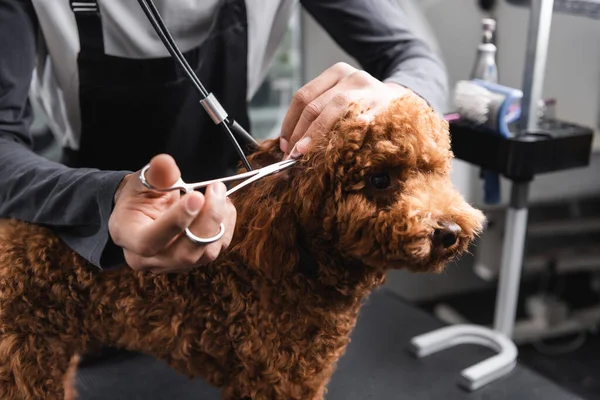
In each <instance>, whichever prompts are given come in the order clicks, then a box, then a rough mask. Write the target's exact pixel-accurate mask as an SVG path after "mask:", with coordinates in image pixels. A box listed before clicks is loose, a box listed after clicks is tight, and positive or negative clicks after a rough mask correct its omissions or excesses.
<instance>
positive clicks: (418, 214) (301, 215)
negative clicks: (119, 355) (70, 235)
mask: <svg viewBox="0 0 600 400" xmlns="http://www.w3.org/2000/svg"><path fill="white" fill-rule="evenodd" d="M312 143H313V144H312V148H311V150H310V152H309V153H308V154H307V155H306V156H305V157H303V159H302V160H301V161H300V162H299V163H298V164H297V165H296V166H294V167H293V168H292V169H291V170H287V171H284V172H282V173H279V174H276V175H273V176H270V177H268V178H265V179H263V180H261V181H259V182H256V183H255V184H253V185H251V186H249V187H247V188H245V189H244V190H243V191H240V192H239V194H237V195H236V196H234V197H233V198H232V201H233V202H234V203H235V205H236V207H237V210H238V222H237V227H236V232H235V235H234V238H233V241H232V244H231V246H230V248H229V249H228V251H227V252H226V253H225V254H223V255H221V256H220V257H219V258H218V259H217V260H216V261H215V262H214V263H213V264H211V265H208V266H205V267H201V268H198V269H196V270H194V271H192V272H189V273H181V274H168V275H154V274H152V273H147V272H136V271H134V270H132V269H131V268H123V269H119V270H116V271H107V272H103V271H100V270H98V269H97V268H95V267H93V266H91V265H89V264H88V263H86V262H85V261H84V260H83V259H82V258H80V257H79V256H77V255H76V254H75V253H73V252H72V251H71V250H70V249H69V248H68V247H67V246H66V245H65V244H64V243H62V242H61V241H60V240H59V239H58V238H57V237H56V236H54V235H53V234H52V233H51V232H50V230H48V229H46V228H44V227H41V226H33V225H30V224H25V223H22V222H18V221H10V222H5V223H4V224H3V225H2V228H1V229H0V246H1V247H0V398H2V399H6V400H12V399H40V398H44V399H59V398H62V397H63V396H64V394H65V393H64V390H63V387H62V384H63V376H64V374H65V373H66V371H67V370H68V369H69V362H70V361H71V359H72V357H73V356H75V355H77V354H81V353H85V352H87V351H90V350H91V349H95V348H98V347H101V346H115V347H120V348H123V349H127V350H132V351H140V352H144V353H146V354H150V355H152V356H154V357H157V358H159V359H162V360H165V361H166V362H168V363H169V364H170V365H171V366H172V367H173V368H175V369H176V370H178V371H180V372H181V373H183V374H186V375H189V376H190V377H202V378H204V379H206V380H207V381H208V382H210V383H211V384H213V385H216V386H218V387H221V388H222V389H223V391H222V393H223V398H224V399H242V398H253V399H286V400H289V399H302V400H306V399H315V400H316V399H322V398H323V396H324V395H325V393H326V385H327V382H328V381H329V378H330V377H331V375H332V373H333V371H334V366H335V363H336V361H337V360H338V359H339V358H340V356H342V354H343V352H344V350H345V348H346V345H347V344H348V342H349V339H348V337H349V335H350V333H351V331H352V329H353V327H354V325H355V323H356V319H357V315H358V312H359V309H360V306H361V304H362V303H363V301H364V299H365V298H366V296H368V294H369V293H370V292H371V291H372V290H373V289H375V288H377V287H378V286H379V285H381V284H382V283H383V282H384V274H385V271H386V270H387V269H389V268H408V269H410V270H413V271H430V272H438V271H441V270H442V268H443V266H444V265H446V264H447V263H448V262H449V260H451V259H452V258H454V257H456V256H457V255H459V254H460V253H461V252H463V251H464V250H466V248H467V246H468V244H469V242H470V241H471V240H472V239H473V237H474V236H475V235H476V234H477V233H478V232H479V230H480V229H481V224H482V222H483V215H482V214H481V213H480V212H479V211H477V210H475V209H473V208H472V207H471V206H470V205H468V204H467V203H466V202H465V201H464V199H463V198H462V197H461V195H460V194H459V193H458V192H457V191H456V190H455V189H454V188H453V186H452V184H451V181H450V165H451V160H452V153H451V151H450V142H449V134H448V125H447V123H446V122H445V121H443V120H441V119H440V118H439V117H438V116H436V115H435V114H434V113H433V112H432V111H431V110H430V108H429V107H428V106H427V105H426V104H425V102H423V100H421V99H420V98H418V97H417V96H415V95H408V96H405V97H403V98H401V99H398V100H397V101H396V102H395V103H394V104H392V105H391V106H390V108H389V109H388V110H387V111H386V112H384V113H382V114H381V115H379V116H378V117H376V118H375V120H374V121H372V122H370V123H365V122H361V121H359V120H357V119H356V118H355V113H354V112H353V111H350V112H349V113H348V115H347V116H346V117H345V118H344V119H342V120H341V121H340V122H339V123H338V124H337V125H336V126H335V127H334V129H333V130H332V132H330V133H329V134H328V135H324V136H322V137H316V138H313V142H312ZM281 157H282V154H281V152H280V151H279V148H278V143H277V141H267V142H266V143H264V144H263V145H262V148H261V149H260V150H259V151H258V152H256V153H255V154H254V155H253V156H252V157H251V162H252V163H253V164H254V165H266V164H269V163H272V162H274V161H277V160H280V159H281ZM382 176H383V177H384V178H382ZM385 176H387V177H389V182H390V185H389V187H388V188H384V189H381V188H380V189H378V187H381V186H382V185H381V182H382V179H383V182H384V183H385V182H386V178H385ZM451 222H454V223H456V224H458V225H459V226H460V228H461V232H460V234H459V236H458V240H457V241H456V243H455V244H453V245H451V246H450V247H448V248H443V249H441V250H440V249H439V248H434V246H433V245H432V239H431V237H432V236H431V235H432V234H433V232H434V230H435V229H436V228H439V227H440V226H441V225H442V224H444V223H451ZM301 248H302V249H305V250H306V252H307V253H308V254H309V255H310V259H311V260H307V259H306V258H305V257H304V258H302V257H301V255H300V254H301V252H300V249H301ZM74 366H75V364H74V363H73V364H71V368H72V369H73V368H74Z"/></svg>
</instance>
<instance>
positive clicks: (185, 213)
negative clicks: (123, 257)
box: [122, 191, 206, 257]
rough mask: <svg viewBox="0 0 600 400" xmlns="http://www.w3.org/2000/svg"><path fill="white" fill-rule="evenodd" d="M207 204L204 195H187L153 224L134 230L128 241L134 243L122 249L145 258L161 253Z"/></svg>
mask: <svg viewBox="0 0 600 400" xmlns="http://www.w3.org/2000/svg"><path fill="white" fill-rule="evenodd" d="M205 203H206V200H205V198H204V196H203V195H202V193H199V192H195V191H194V192H190V193H188V194H186V195H185V196H183V197H182V198H181V199H179V200H178V201H177V202H176V203H174V204H173V205H172V206H171V207H169V208H168V209H167V211H165V212H164V213H162V214H160V215H159V217H158V218H157V219H155V220H154V221H152V222H151V223H149V224H146V225H143V226H141V227H139V228H138V229H132V232H131V233H132V234H131V235H130V238H128V239H126V240H127V241H130V242H133V243H132V244H129V245H128V243H125V244H124V245H123V246H122V247H125V248H127V249H128V250H131V251H133V252H135V253H138V254H139V255H141V256H145V257H150V256H153V255H155V254H157V253H159V252H160V251H161V250H163V249H164V248H166V247H167V246H168V245H169V243H171V242H172V241H173V239H174V238H175V237H176V236H177V235H179V234H180V233H181V232H183V231H184V230H185V229H186V228H188V227H189V226H190V225H191V224H192V222H193V221H194V219H195V218H196V217H197V215H198V213H199V212H200V210H201V209H202V208H203V206H204V204H205Z"/></svg>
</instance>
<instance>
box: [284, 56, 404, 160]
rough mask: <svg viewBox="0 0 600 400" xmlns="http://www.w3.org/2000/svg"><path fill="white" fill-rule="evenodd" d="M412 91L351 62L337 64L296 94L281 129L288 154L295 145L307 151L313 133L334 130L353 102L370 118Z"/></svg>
mask: <svg viewBox="0 0 600 400" xmlns="http://www.w3.org/2000/svg"><path fill="white" fill-rule="evenodd" d="M408 91H409V89H406V88H405V87H403V86H400V85H398V84H395V83H383V82H381V81H379V80H377V79H375V78H374V77H373V76H371V75H369V74H368V73H367V72H365V71H361V70H358V69H356V68H354V67H352V66H351V65H349V64H346V63H337V64H335V65H334V66H333V67H331V68H329V69H327V70H326V71H325V72H323V73H322V74H321V75H319V76H318V77H316V78H315V79H313V80H312V81H310V82H309V83H307V84H306V85H304V86H303V87H302V88H300V89H299V90H298V91H297V92H296V94H295V95H294V97H293V98H292V102H291V104H290V108H289V110H288V112H287V114H286V116H285V118H284V120H283V125H282V129H281V137H280V148H281V151H283V153H284V158H285V157H287V156H288V155H289V154H290V152H291V151H292V149H293V148H294V145H297V146H296V150H297V151H298V152H299V154H304V153H305V152H306V150H307V149H308V146H309V144H310V139H311V137H313V135H315V134H319V133H325V132H327V131H328V130H330V129H331V128H332V127H333V125H335V123H336V122H337V121H338V120H339V119H340V118H341V117H343V116H344V115H345V114H346V112H347V111H348V108H349V106H350V105H351V104H352V103H356V102H359V101H360V104H361V106H362V107H363V108H362V110H361V112H363V113H364V114H363V116H361V118H364V119H365V121H368V120H369V119H371V118H373V116H374V115H375V114H377V112H379V111H381V110H382V109H384V108H385V107H386V106H387V105H388V104H389V103H390V102H391V101H392V100H394V99H396V98H398V97H400V96H402V95H403V94H405V93H407V92H408ZM295 155H296V154H294V155H293V156H295Z"/></svg>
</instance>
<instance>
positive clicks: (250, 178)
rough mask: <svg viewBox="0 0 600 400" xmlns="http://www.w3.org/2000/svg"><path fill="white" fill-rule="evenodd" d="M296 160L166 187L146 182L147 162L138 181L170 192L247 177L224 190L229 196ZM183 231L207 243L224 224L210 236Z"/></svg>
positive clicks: (193, 238)
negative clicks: (205, 236) (199, 235)
mask: <svg viewBox="0 0 600 400" xmlns="http://www.w3.org/2000/svg"><path fill="white" fill-rule="evenodd" d="M297 162H298V160H297V159H287V160H283V161H279V162H276V163H274V164H271V165H267V166H266V167H263V168H260V169H253V170H252V171H248V172H244V173H241V174H237V175H232V176H227V177H225V178H218V179H212V180H209V181H203V182H195V183H185V182H184V181H183V179H181V177H180V178H179V179H178V180H177V182H175V183H174V184H173V185H171V186H169V187H167V188H164V189H161V188H157V187H155V186H153V185H152V184H150V182H148V179H146V173H147V172H148V169H149V168H150V164H147V165H146V166H145V167H144V168H142V170H141V172H140V181H141V182H142V184H143V185H144V186H145V187H147V188H148V189H151V190H154V191H157V192H171V191H174V190H179V191H180V192H183V193H189V192H191V191H193V190H196V189H200V188H203V187H206V186H208V185H210V184H212V183H215V182H230V181H237V180H240V179H245V178H247V179H246V180H244V181H243V182H241V183H240V184H238V185H236V186H234V187H232V188H231V189H229V190H228V191H227V192H225V196H229V195H231V194H232V193H235V192H237V191H238V190H240V189H241V188H243V187H246V186H248V185H249V184H251V183H253V182H256V181H258V180H260V179H262V178H264V177H266V176H269V175H273V174H275V173H277V172H280V171H283V170H285V169H288V168H290V167H292V166H293V165H294V164H296V163H297ZM185 233H186V235H187V236H188V238H189V239H190V240H191V241H192V242H194V243H196V244H208V243H212V242H215V241H217V240H219V239H220V238H221V237H222V236H223V234H224V233H225V226H224V225H223V223H221V225H220V230H219V233H217V234H216V235H215V236H213V237H210V238H201V237H198V236H196V235H194V234H193V233H192V232H191V231H190V230H189V228H186V229H185Z"/></svg>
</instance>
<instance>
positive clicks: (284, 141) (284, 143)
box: [279, 138, 290, 153]
mask: <svg viewBox="0 0 600 400" xmlns="http://www.w3.org/2000/svg"><path fill="white" fill-rule="evenodd" d="M289 146H290V143H289V142H288V141H287V139H284V138H280V139H279V148H280V149H281V151H283V152H284V153H287V150H288V147H289Z"/></svg>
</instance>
